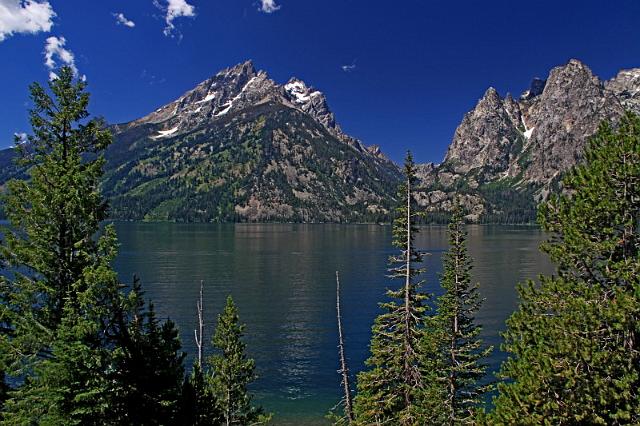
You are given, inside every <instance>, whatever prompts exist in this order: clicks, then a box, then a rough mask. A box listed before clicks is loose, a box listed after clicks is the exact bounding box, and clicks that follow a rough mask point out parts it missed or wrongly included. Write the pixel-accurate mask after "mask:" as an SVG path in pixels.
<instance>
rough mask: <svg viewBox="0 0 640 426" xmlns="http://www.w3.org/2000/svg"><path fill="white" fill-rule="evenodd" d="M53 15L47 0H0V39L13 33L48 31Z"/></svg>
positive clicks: (54, 14)
mask: <svg viewBox="0 0 640 426" xmlns="http://www.w3.org/2000/svg"><path fill="white" fill-rule="evenodd" d="M55 16H56V13H55V12H54V11H53V9H52V8H51V5H50V4H49V2H48V1H44V2H39V1H35V0H0V41H3V40H4V39H5V38H7V37H9V36H11V35H13V34H15V33H23V34H36V33H39V32H40V31H45V32H49V31H51V26H52V25H53V21H52V19H53V18H54V17H55Z"/></svg>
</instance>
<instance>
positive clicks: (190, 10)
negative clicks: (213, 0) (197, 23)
mask: <svg viewBox="0 0 640 426" xmlns="http://www.w3.org/2000/svg"><path fill="white" fill-rule="evenodd" d="M164 2H166V3H167V4H166V6H165V5H163V4H161V3H160V1H159V0H153V4H154V5H155V6H156V7H157V8H158V9H160V10H162V11H164V12H165V13H166V15H165V17H164V21H165V22H166V24H167V26H166V27H164V31H163V32H164V35H166V36H167V37H172V36H173V31H174V30H175V28H176V27H175V25H173V21H174V19H176V18H180V17H185V18H193V17H194V16H196V8H195V7H194V6H193V5H191V4H189V3H187V1H186V0H164Z"/></svg>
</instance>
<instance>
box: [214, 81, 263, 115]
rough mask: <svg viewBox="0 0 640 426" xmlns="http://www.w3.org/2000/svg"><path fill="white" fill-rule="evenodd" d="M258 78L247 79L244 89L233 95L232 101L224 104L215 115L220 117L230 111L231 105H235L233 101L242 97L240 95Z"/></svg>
mask: <svg viewBox="0 0 640 426" xmlns="http://www.w3.org/2000/svg"><path fill="white" fill-rule="evenodd" d="M255 80H256V77H251V78H250V79H249V81H247V82H246V83H245V85H244V86H242V89H240V92H239V93H238V94H237V95H235V96H234V97H233V99H231V100H230V101H227V102H226V103H225V104H223V105H222V106H223V107H224V108H223V109H221V110H220V111H218V112H216V113H215V114H213V116H214V117H220V116H221V115H225V114H226V113H228V112H229V110H230V109H231V107H232V106H233V103H234V102H235V101H237V100H238V99H240V96H242V94H243V93H244V92H245V90H247V87H249V86H250V85H251V84H253V82H254V81H255Z"/></svg>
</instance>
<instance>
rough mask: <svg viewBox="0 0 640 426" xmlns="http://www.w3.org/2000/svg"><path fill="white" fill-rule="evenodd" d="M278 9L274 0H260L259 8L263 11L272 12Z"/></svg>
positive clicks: (278, 6)
mask: <svg viewBox="0 0 640 426" xmlns="http://www.w3.org/2000/svg"><path fill="white" fill-rule="evenodd" d="M278 9H280V5H277V4H276V1H275V0H260V10H261V11H262V12H264V13H273V12H275V11H276V10H278Z"/></svg>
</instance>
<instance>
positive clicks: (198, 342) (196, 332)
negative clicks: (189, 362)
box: [193, 280, 204, 367]
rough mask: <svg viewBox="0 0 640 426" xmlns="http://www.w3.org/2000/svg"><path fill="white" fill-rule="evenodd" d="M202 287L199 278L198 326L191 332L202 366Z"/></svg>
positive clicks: (202, 283) (202, 282) (202, 284)
mask: <svg viewBox="0 0 640 426" xmlns="http://www.w3.org/2000/svg"><path fill="white" fill-rule="evenodd" d="M203 287H204V280H200V299H198V300H197V301H196V310H197V312H198V328H197V329H195V330H193V334H194V335H195V339H196V346H197V347H198V365H199V366H200V367H202V334H203V332H204V320H203V317H202V311H203V308H202V306H203V297H202V293H203Z"/></svg>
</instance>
